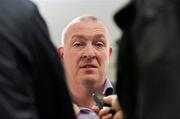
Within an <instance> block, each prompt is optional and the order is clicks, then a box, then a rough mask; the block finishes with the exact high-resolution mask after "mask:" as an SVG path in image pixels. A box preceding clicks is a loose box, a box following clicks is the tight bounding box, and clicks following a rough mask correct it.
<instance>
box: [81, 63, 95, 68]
mask: <svg viewBox="0 0 180 119" xmlns="http://www.w3.org/2000/svg"><path fill="white" fill-rule="evenodd" d="M80 68H97V66H96V65H93V64H85V65H82V66H80Z"/></svg>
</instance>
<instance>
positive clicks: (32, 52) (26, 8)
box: [0, 0, 74, 119]
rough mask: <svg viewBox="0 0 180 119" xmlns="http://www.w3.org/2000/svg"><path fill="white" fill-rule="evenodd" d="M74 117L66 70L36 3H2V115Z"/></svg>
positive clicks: (10, 118)
mask: <svg viewBox="0 0 180 119" xmlns="http://www.w3.org/2000/svg"><path fill="white" fill-rule="evenodd" d="M38 118H41V119H46V118H47V119H58V118H59V119H60V118H61V119H74V112H73V109H72V104H71V100H70V97H69V93H68V90H67V87H66V82H65V76H64V71H63V68H62V65H61V62H60V60H59V57H58V55H57V53H56V49H55V47H54V46H53V45H52V43H51V41H50V38H49V35H48V31H47V27H46V24H45V22H44V20H43V19H42V18H41V16H40V14H39V12H38V9H37V7H36V6H35V5H34V4H33V3H31V2H29V1H26V0H1V3H0V119H38Z"/></svg>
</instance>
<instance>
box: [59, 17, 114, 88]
mask: <svg viewBox="0 0 180 119" xmlns="http://www.w3.org/2000/svg"><path fill="white" fill-rule="evenodd" d="M61 40H62V47H60V48H59V49H58V53H59V55H60V57H61V59H62V61H63V63H64V66H65V70H66V75H67V79H68V84H69V85H70V89H73V90H76V89H82V88H86V89H87V88H88V89H89V90H91V89H92V91H97V90H100V89H102V88H103V86H104V82H105V79H106V75H107V68H108V64H109V58H110V56H111V53H112V48H110V46H109V31H108V29H107V27H106V26H105V24H104V23H103V22H102V21H100V20H99V19H98V18H96V17H95V16H80V17H78V18H76V19H74V20H72V21H71V22H70V23H69V24H68V25H67V27H66V28H65V29H64V31H63V32H62V39H61ZM76 91H77V90H76Z"/></svg>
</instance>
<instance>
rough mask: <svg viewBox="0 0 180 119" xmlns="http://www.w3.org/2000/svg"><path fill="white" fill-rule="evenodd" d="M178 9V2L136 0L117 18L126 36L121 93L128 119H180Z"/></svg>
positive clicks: (120, 70)
mask: <svg viewBox="0 0 180 119" xmlns="http://www.w3.org/2000/svg"><path fill="white" fill-rule="evenodd" d="M179 6H180V1H179V0H136V1H135V0H134V1H132V2H131V3H130V4H128V5H127V6H126V7H124V8H123V9H121V10H120V11H119V12H118V13H116V15H115V17H114V18H115V21H116V23H117V25H118V26H119V27H120V28H121V29H122V30H123V33H124V34H123V37H122V39H121V40H120V41H119V44H118V46H119V51H118V81H117V89H116V90H117V93H118V96H119V101H120V103H121V106H122V108H123V111H124V112H125V117H127V118H133V119H134V118H136V119H177V118H180V113H179V110H180V101H179V100H180V93H179V91H180V63H179V62H180V12H179V11H180V7H179Z"/></svg>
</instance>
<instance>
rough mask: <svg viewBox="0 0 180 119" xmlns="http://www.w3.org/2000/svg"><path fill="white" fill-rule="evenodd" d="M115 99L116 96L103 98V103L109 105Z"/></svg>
mask: <svg viewBox="0 0 180 119" xmlns="http://www.w3.org/2000/svg"><path fill="white" fill-rule="evenodd" d="M116 98H117V95H109V96H106V97H104V98H103V101H104V102H105V103H106V104H111V103H112V101H113V100H115V99H116Z"/></svg>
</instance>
